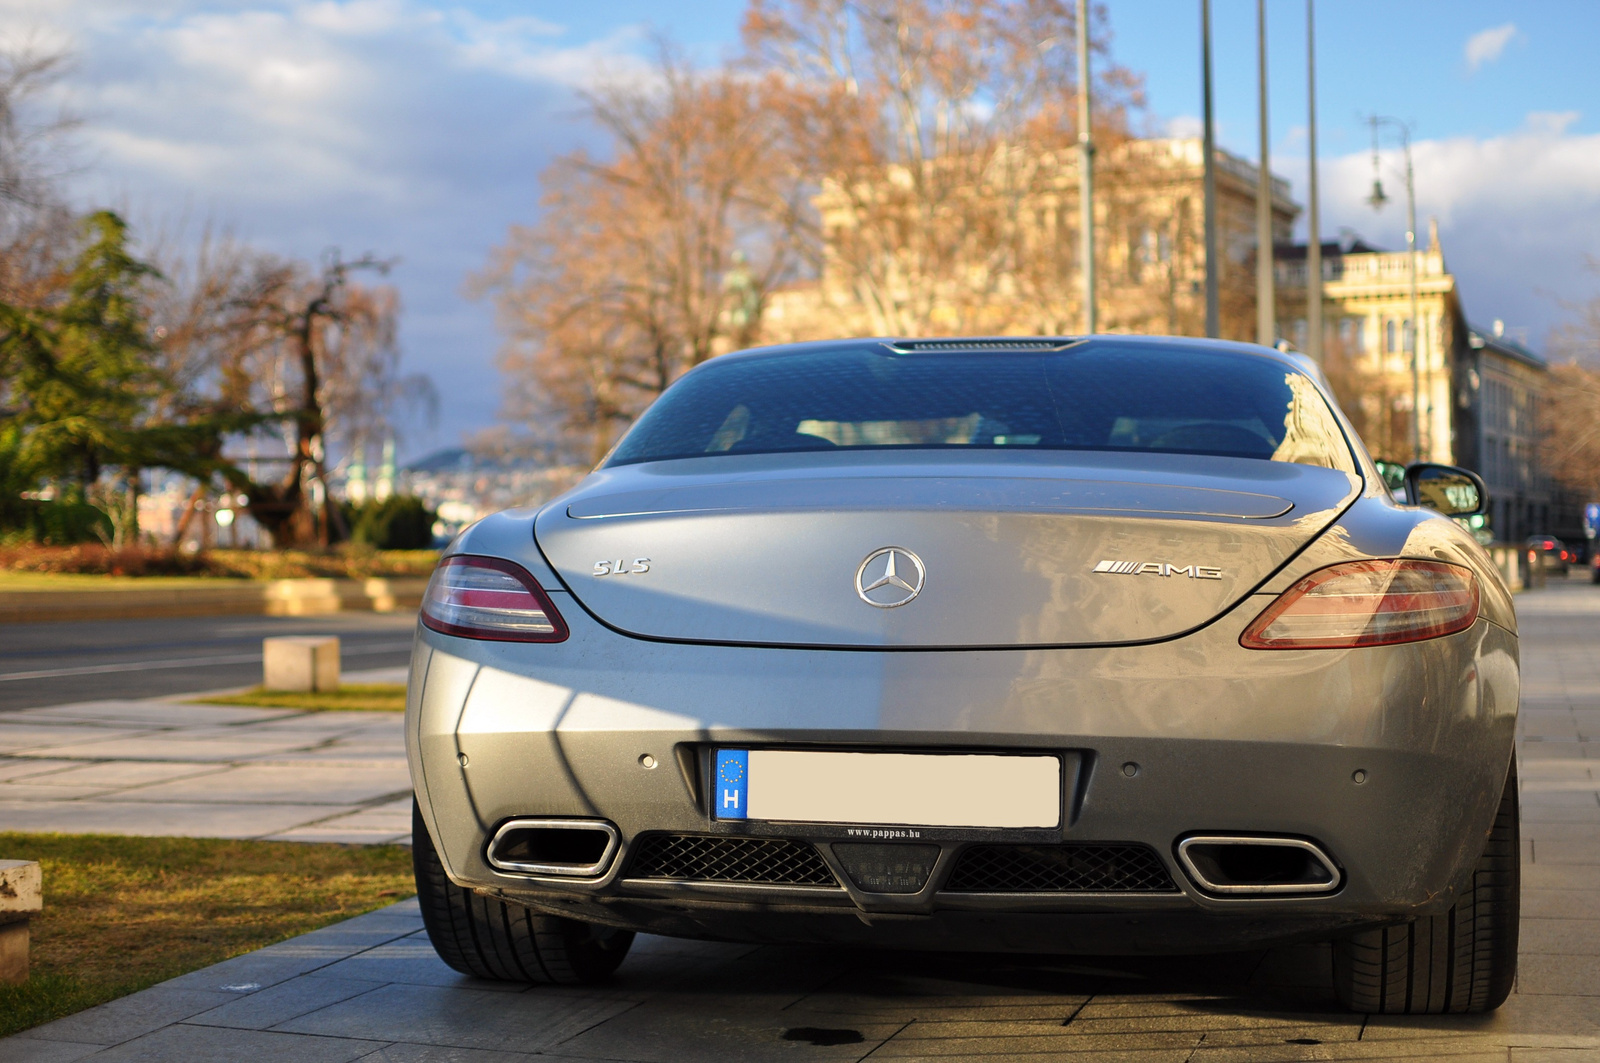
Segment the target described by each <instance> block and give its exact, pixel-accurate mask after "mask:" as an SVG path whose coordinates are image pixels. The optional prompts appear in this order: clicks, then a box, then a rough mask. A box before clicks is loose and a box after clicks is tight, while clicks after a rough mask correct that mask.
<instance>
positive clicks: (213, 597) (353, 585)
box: [0, 578, 428, 624]
mask: <svg viewBox="0 0 1600 1063" xmlns="http://www.w3.org/2000/svg"><path fill="white" fill-rule="evenodd" d="M217 582H218V584H219V586H215V587H210V586H203V585H200V586H185V587H150V588H144V587H127V588H118V589H116V590H104V591H94V590H90V591H84V590H42V589H41V590H16V591H0V624H36V623H42V622H46V621H52V620H133V619H142V618H148V617H174V616H228V615H243V616H325V615H327V614H329V613H339V612H378V613H387V612H395V611H397V610H402V609H407V610H409V609H416V608H417V607H419V606H420V605H421V604H422V595H423V592H424V591H425V590H426V589H427V586H428V581H427V580H426V579H421V578H406V579H364V580H362V579H315V578H310V579H275V580H259V581H256V580H237V581H235V580H218V581H217Z"/></svg>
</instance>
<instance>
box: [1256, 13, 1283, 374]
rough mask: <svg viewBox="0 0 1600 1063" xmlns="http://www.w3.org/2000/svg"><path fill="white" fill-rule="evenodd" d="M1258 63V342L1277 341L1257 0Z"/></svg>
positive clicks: (1262, 34)
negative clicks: (1259, 130) (1259, 111)
mask: <svg viewBox="0 0 1600 1063" xmlns="http://www.w3.org/2000/svg"><path fill="white" fill-rule="evenodd" d="M1256 66H1257V74H1258V76H1259V80H1260V86H1259V92H1260V104H1261V114H1260V120H1261V172H1260V173H1259V174H1257V175H1256V342H1257V343H1259V344H1261V345H1262V346H1263V347H1271V346H1273V345H1274V344H1276V343H1277V342H1278V335H1277V333H1278V307H1277V293H1276V291H1275V290H1274V285H1273V276H1272V165H1271V160H1270V159H1269V158H1268V154H1269V153H1268V147H1269V144H1268V141H1269V139H1270V137H1269V131H1268V129H1267V4H1266V0H1256Z"/></svg>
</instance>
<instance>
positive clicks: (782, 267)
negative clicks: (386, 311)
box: [472, 48, 804, 462]
mask: <svg viewBox="0 0 1600 1063" xmlns="http://www.w3.org/2000/svg"><path fill="white" fill-rule="evenodd" d="M772 89H773V85H772V83H771V82H770V81H767V82H762V81H760V80H752V79H750V78H745V77H740V76H735V75H734V74H732V73H729V72H726V71H723V72H716V73H711V74H700V73H697V72H695V71H693V70H692V69H691V68H690V67H689V66H688V65H687V63H685V62H684V61H683V60H682V59H680V58H678V57H677V56H675V55H674V54H673V53H671V51H670V50H667V49H666V48H663V50H662V53H661V57H660V61H659V63H658V64H657V66H656V69H655V76H654V78H653V79H652V81H651V82H650V83H648V84H646V85H616V86H612V87H610V88H607V89H604V90H601V91H599V92H596V93H594V94H592V95H590V96H589V97H588V101H587V102H588V111H589V114H590V116H591V117H592V118H593V119H594V120H595V121H596V122H597V123H598V124H599V125H600V127H601V128H602V129H603V130H604V131H605V132H606V133H607V134H608V135H609V137H610V141H611V154H610V158H609V159H607V160H605V161H601V160H598V159H595V158H592V157H591V156H589V155H587V154H585V153H582V152H579V153H574V154H572V155H568V156H565V157H563V158H560V159H558V160H557V161H556V162H555V163H554V164H553V165H552V166H551V167H550V168H549V169H548V170H547V171H546V172H545V174H544V175H543V185H544V195H543V198H542V204H541V205H542V217H541V220H540V221H539V222H538V223H537V224H535V225H532V226H513V227H512V229H511V231H510V234H509V236H508V238H507V241H506V243H505V244H504V245H503V246H502V247H500V248H498V249H496V251H495V252H494V254H493V256H492V257H491V260H490V262H489V265H488V267H487V268H486V269H485V270H484V271H483V272H482V273H481V274H480V275H479V276H478V277H477V278H475V280H474V282H473V285H472V289H473V291H475V292H476V293H478V294H480V295H484V294H486V295H490V296H492V297H493V298H494V300H495V303H496V306H497V310H498V314H499V318H500V322H501V326H502V329H503V331H504V332H505V334H506V337H507V343H506V345H505V347H504V349H503V350H502V353H501V357H500V364H501V367H502V369H503V370H504V371H505V373H506V374H507V376H508V378H509V380H510V381H511V390H510V393H509V395H508V402H507V410H506V413H507V415H508V416H510V417H512V418H513V419H518V420H523V421H525V422H530V423H535V424H537V423H540V422H544V423H547V424H548V423H551V422H553V423H554V425H555V428H556V431H555V432H554V433H552V434H553V436H554V437H555V438H556V439H559V440H560V441H562V442H563V443H564V444H565V446H566V447H567V449H568V451H569V452H570V453H572V455H573V456H574V457H577V458H579V459H586V460H588V461H590V462H593V461H597V460H599V458H600V457H602V456H603V455H604V454H605V452H606V451H607V450H608V449H609V448H610V446H611V443H612V441H613V440H614V439H615V438H616V436H617V435H618V433H619V432H620V430H621V429H623V428H625V427H626V426H627V425H628V424H629V423H630V422H631V421H632V420H633V418H634V417H636V416H637V415H638V414H639V412H640V411H641V410H643V409H644V407H645V406H647V405H648V404H649V403H650V402H651V401H652V400H653V399H654V398H655V396H656V395H658V394H659V393H660V392H661V391H662V390H663V389H664V388H666V386H667V385H668V384H670V383H672V381H673V380H675V379H676V378H677V377H678V376H679V375H681V374H682V373H683V372H685V371H686V370H688V369H690V368H692V367H694V366H695V365H698V364H700V363H701V362H703V361H705V360H706V359H707V358H710V357H711V356H712V355H714V354H717V353H720V352H721V351H723V350H726V349H728V348H729V347H730V346H737V345H742V344H747V343H749V342H751V341H752V340H753V339H754V337H755V336H756V335H757V333H758V330H759V326H760V319H761V314H762V310H763V306H764V302H765V299H766V296H767V293H768V292H769V291H770V290H771V288H772V287H773V286H774V285H775V284H776V283H777V282H778V281H779V280H781V279H782V278H783V277H785V276H786V275H788V274H789V273H790V272H791V271H792V270H793V268H794V266H795V264H796V250H795V246H794V243H793V241H792V240H791V239H790V238H789V233H788V231H787V230H788V227H789V226H790V225H791V224H792V223H793V219H794V218H795V217H796V216H797V215H798V214H800V213H801V212H802V211H803V208H804V195H803V189H802V187H801V186H800V185H799V184H798V183H796V182H794V181H793V180H792V179H791V175H790V174H789V173H788V172H787V171H786V170H785V169H784V168H783V166H782V165H781V164H780V163H781V159H782V157H783V154H784V153H783V152H782V151H781V150H780V148H781V145H780V143H779V141H778V136H779V133H780V128H779V126H778V123H776V122H775V121H774V120H773V110H772V108H770V107H768V106H766V100H767V97H768V96H769V94H770V92H771V91H772Z"/></svg>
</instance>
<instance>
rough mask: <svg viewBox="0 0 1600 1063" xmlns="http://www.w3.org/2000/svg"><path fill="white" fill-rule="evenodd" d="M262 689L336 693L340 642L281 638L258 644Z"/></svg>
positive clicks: (331, 638) (305, 637)
mask: <svg viewBox="0 0 1600 1063" xmlns="http://www.w3.org/2000/svg"><path fill="white" fill-rule="evenodd" d="M261 663H262V685H263V686H265V687H266V688H267V689H268V690H337V689H338V687H339V639H338V638H337V637H336V636H333V635H284V636H279V637H277V638H270V639H262V640H261Z"/></svg>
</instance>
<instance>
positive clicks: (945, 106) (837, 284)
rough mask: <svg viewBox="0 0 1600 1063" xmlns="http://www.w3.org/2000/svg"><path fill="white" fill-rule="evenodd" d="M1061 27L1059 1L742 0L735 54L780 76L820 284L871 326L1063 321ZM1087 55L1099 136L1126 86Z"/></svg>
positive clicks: (1070, 179) (1071, 182)
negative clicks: (812, 220)
mask: <svg viewBox="0 0 1600 1063" xmlns="http://www.w3.org/2000/svg"><path fill="white" fill-rule="evenodd" d="M1096 17H1097V18H1098V20H1099V21H1100V23H1101V26H1100V28H1099V29H1098V31H1097V33H1096V41H1095V49H1096V51H1097V52H1098V53H1100V55H1101V56H1102V58H1104V56H1105V50H1106V49H1105V39H1106V33H1105V30H1104V20H1105V16H1104V11H1103V10H1097V12H1096ZM1076 28H1077V27H1076V12H1075V7H1074V5H1073V4H1071V3H1069V2H1066V0H859V2H858V0H753V3H752V5H751V7H750V10H749V13H748V15H747V16H746V19H745V25H744V39H745V43H746V47H747V51H748V53H749V57H750V58H749V62H751V63H752V64H754V65H755V66H757V67H760V68H765V69H777V70H782V71H786V72H787V73H788V75H789V80H788V84H789V86H790V88H791V92H790V94H789V96H788V98H787V102H788V106H787V108H786V110H785V112H784V113H785V115H786V117H787V119H788V122H789V137H788V145H789V147H790V150H791V151H792V152H793V153H794V156H793V157H794V159H795V160H796V163H795V165H796V166H797V167H801V168H806V169H808V170H809V172H810V173H811V174H812V175H814V177H815V179H817V180H819V181H820V184H821V191H820V195H819V196H818V198H817V208H818V211H819V213H820V217H819V219H818V222H819V226H820V230H819V233H818V234H817V235H818V240H817V251H816V257H817V259H818V266H819V269H820V272H821V273H822V276H823V289H824V291H823V294H824V297H825V298H828V299H831V300H833V301H834V302H838V303H844V304H849V305H854V306H856V307H859V308H861V310H862V311H863V313H864V317H865V319H866V320H865V324H866V326H867V327H868V328H869V329H870V330H871V331H873V332H877V333H880V334H882V333H887V334H895V335H918V334H926V333H928V332H949V331H962V332H971V331H999V330H1001V329H1003V328H1006V327H1023V328H1027V329H1029V330H1035V329H1044V330H1049V331H1055V330H1057V329H1060V328H1061V327H1062V326H1063V324H1064V323H1065V322H1066V321H1067V320H1069V319H1073V318H1076V316H1077V314H1078V307H1077V301H1076V295H1075V294H1074V293H1073V292H1072V288H1073V285H1072V279H1073V277H1074V276H1075V274H1076V272H1077V264H1076V259H1075V248H1076V235H1075V234H1076V221H1075V219H1076V210H1077V202H1078V201H1077V195H1076V184H1077V173H1076V163H1075V161H1074V160H1073V158H1072V155H1071V154H1070V152H1069V150H1068V148H1069V145H1070V144H1072V143H1073V141H1074V140H1075V139H1076V135H1077V130H1076V128H1075V109H1076V96H1077V83H1078V71H1077V69H1076V58H1075V53H1074V50H1073V47H1072V42H1073V40H1074V37H1075V34H1076ZM1099 69H1100V73H1099V75H1098V78H1097V89H1098V95H1097V104H1098V114H1097V118H1096V122H1097V124H1096V136H1097V138H1100V139H1101V140H1102V141H1103V142H1104V143H1106V144H1110V143H1114V142H1115V141H1117V140H1119V139H1120V138H1122V137H1123V136H1125V135H1126V131H1127V119H1128V114H1129V112H1130V110H1131V109H1133V108H1136V107H1138V106H1139V105H1140V104H1141V102H1142V98H1141V93H1140V87H1139V80H1138V78H1136V77H1135V76H1134V75H1132V74H1130V73H1129V72H1128V71H1126V70H1125V69H1123V68H1121V67H1117V66H1115V65H1111V64H1110V63H1109V62H1103V63H1102V64H1101V66H1100V68H1099ZM1019 315H1020V319H1019Z"/></svg>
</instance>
